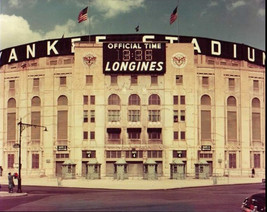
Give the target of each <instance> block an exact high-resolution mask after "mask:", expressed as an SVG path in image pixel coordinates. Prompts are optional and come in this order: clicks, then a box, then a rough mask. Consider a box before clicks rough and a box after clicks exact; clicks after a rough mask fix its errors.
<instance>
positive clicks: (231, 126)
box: [227, 111, 237, 140]
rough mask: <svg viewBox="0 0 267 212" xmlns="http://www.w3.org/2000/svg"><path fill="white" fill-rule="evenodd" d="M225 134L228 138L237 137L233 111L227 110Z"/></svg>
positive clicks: (234, 138)
mask: <svg viewBox="0 0 267 212" xmlns="http://www.w3.org/2000/svg"><path fill="white" fill-rule="evenodd" d="M227 134H228V139H229V140H236V139H237V117H236V112H235V111H227Z"/></svg>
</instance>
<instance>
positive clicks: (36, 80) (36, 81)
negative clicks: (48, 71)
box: [33, 78, 39, 88]
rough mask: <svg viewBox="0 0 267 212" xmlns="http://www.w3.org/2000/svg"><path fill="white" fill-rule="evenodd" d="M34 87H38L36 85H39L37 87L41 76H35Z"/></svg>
mask: <svg viewBox="0 0 267 212" xmlns="http://www.w3.org/2000/svg"><path fill="white" fill-rule="evenodd" d="M33 87H35V88H36V87H37V88H38V87H39V78H34V79H33Z"/></svg>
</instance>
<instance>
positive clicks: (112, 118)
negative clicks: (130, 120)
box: [108, 110, 120, 122]
mask: <svg viewBox="0 0 267 212" xmlns="http://www.w3.org/2000/svg"><path fill="white" fill-rule="evenodd" d="M108 121H109V122H119V121H120V111H119V110H109V111H108Z"/></svg>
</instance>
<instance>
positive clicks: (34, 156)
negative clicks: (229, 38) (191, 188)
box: [0, 34, 265, 178]
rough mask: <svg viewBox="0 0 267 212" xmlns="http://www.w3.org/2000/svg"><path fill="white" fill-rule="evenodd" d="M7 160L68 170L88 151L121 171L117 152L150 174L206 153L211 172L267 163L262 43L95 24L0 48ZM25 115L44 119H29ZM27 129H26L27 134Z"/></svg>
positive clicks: (1, 137)
mask: <svg viewBox="0 0 267 212" xmlns="http://www.w3.org/2000/svg"><path fill="white" fill-rule="evenodd" d="M0 56H1V64H0V65H1V69H0V82H1V83H0V86H1V88H0V98H1V101H0V120H1V122H0V166H2V168H3V170H4V173H8V172H17V169H18V148H14V147H18V145H16V144H17V143H18V142H19V139H20V138H21V161H22V174H23V175H32V176H40V175H46V176H51V177H55V176H59V175H61V172H62V169H61V165H62V164H63V162H65V161H67V160H68V161H72V163H74V164H76V166H75V175H76V176H77V177H82V176H85V175H86V169H87V168H86V167H87V165H86V164H87V163H88V161H90V160H92V159H96V160H97V161H98V163H100V164H101V177H112V176H113V174H114V164H115V163H116V161H118V160H119V159H123V160H125V161H126V163H127V165H128V166H127V173H128V176H129V177H142V176H143V174H144V169H143V164H144V163H145V162H146V161H147V160H148V159H153V160H154V161H155V162H156V163H157V173H158V176H159V177H166V178H169V177H170V164H171V163H172V162H173V160H175V159H177V158H178V159H179V160H181V161H183V163H184V164H185V173H186V175H187V176H195V172H196V164H198V163H200V162H201V161H203V160H205V162H207V163H208V164H209V174H210V176H212V175H214V174H219V175H234V176H249V175H250V173H251V169H252V168H253V167H254V168H255V170H256V174H260V173H261V174H263V173H264V172H265V52H264V51H261V50H259V49H255V48H253V47H250V46H247V45H244V44H238V43H231V42H226V41H220V40H213V39H209V38H198V37H187V36H179V37H178V36H175V35H159V34H126V35H91V36H81V37H71V38H61V39H53V40H43V41H39V42H34V43H29V44H25V45H21V46H15V47H11V48H8V49H4V50H2V51H1V55H0ZM20 121H22V122H23V123H27V124H30V125H40V126H45V127H46V128H47V130H48V131H47V132H44V131H43V129H42V128H40V127H34V126H26V125H25V126H23V128H22V129H21V131H20V129H19V125H18V123H19V122H20ZM20 132H21V137H20Z"/></svg>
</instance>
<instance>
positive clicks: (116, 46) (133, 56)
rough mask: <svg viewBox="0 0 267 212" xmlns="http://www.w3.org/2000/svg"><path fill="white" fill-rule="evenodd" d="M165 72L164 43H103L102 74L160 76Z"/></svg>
mask: <svg viewBox="0 0 267 212" xmlns="http://www.w3.org/2000/svg"><path fill="white" fill-rule="evenodd" d="M165 72H166V44H165V43H141V42H136V43H132V42H129V43H126V42H116V43H103V73H104V74H131V75H132V74H137V75H139V74H149V75H151V74H153V75H154V74H155V75H160V74H161V75H162V74H164V73H165Z"/></svg>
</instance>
